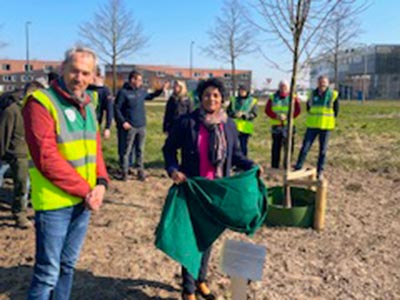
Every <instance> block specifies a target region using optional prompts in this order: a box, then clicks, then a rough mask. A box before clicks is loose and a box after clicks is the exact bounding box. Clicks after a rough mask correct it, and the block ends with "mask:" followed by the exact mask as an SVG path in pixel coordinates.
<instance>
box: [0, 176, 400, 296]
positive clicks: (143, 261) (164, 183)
mask: <svg viewBox="0 0 400 300" xmlns="http://www.w3.org/2000/svg"><path fill="white" fill-rule="evenodd" d="M149 172H150V173H151V175H152V176H151V177H150V178H149V180H148V181H147V182H146V183H140V182H138V181H135V180H130V181H128V182H127V183H122V182H119V181H113V182H112V185H111V188H110V191H109V193H108V195H107V200H106V201H105V205H104V207H103V209H102V210H101V212H99V213H97V214H94V215H93V217H92V219H91V224H90V229H89V233H88V236H87V239H86V242H85V245H84V248H83V252H82V254H81V257H80V260H79V263H78V265H77V270H76V276H75V282H74V286H73V296H72V299H102V300H103V299H104V300H108V299H110V300H111V299H113V300H114V299H138V300H140V299H180V294H179V293H180V285H179V284H180V275H179V274H180V268H179V266H178V264H177V263H175V262H174V261H172V260H170V259H169V258H168V257H166V256H165V255H164V254H163V253H161V252H160V251H158V250H156V249H155V247H154V245H153V243H154V234H153V233H154V229H155V227H156V225H157V222H158V220H159V215H160V212H161V208H162V204H163V201H164V197H165V195H166V192H167V189H168V187H169V185H170V181H169V180H168V179H167V178H165V176H164V175H163V172H162V171H161V170H157V169H155V170H150V171H149ZM328 179H329V180H330V185H329V194H328V197H329V198H328V199H329V200H328V210H327V219H326V229H325V231H323V232H322V233H317V232H315V231H313V230H311V229H307V230H305V229H294V228H291V229H289V228H266V227H263V228H262V229H260V230H259V231H258V232H257V234H256V235H255V236H254V237H253V238H252V239H250V238H248V237H246V236H241V235H239V234H237V233H233V232H225V233H224V234H223V236H222V237H221V238H220V239H219V240H218V241H217V242H216V244H215V246H214V248H213V254H212V260H211V263H210V272H209V281H210V286H211V288H212V290H214V291H215V292H216V293H217V294H218V295H219V299H229V298H230V293H229V278H228V277H226V276H225V275H223V274H222V273H221V271H220V268H219V253H220V249H221V245H222V243H223V241H224V240H225V239H228V238H229V239H242V240H252V241H253V242H255V243H258V244H262V245H265V246H266V247H267V260H266V263H265V266H264V279H263V281H262V282H252V283H251V284H250V288H249V293H248V295H249V299H269V300H272V299H274V300H286V299H287V300H289V299H290V300H302V299H304V300H305V299H308V300H311V299H313V300H317V299H318V300H322V299H324V300H325V299H335V300H339V299H343V300H347V299H363V300H364V299H365V300H369V299H382V300H390V299H394V300H395V299H400V206H399V203H400V175H399V174H391V175H390V174H386V175H378V174H374V173H348V172H347V173H345V172H343V171H341V170H330V173H329V175H328ZM269 184H270V185H273V184H276V183H274V182H271V181H269ZM7 193H9V191H7V190H5V191H4V190H3V191H2V193H1V195H0V197H2V198H4V196H7ZM33 261H34V231H33V230H25V231H21V230H18V229H16V228H14V227H13V222H12V220H11V218H10V214H9V205H8V204H5V203H0V299H16V300H18V299H25V294H26V290H27V288H28V286H29V282H30V277H31V274H32V265H33Z"/></svg>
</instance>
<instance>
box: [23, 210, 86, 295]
mask: <svg viewBox="0 0 400 300" xmlns="http://www.w3.org/2000/svg"><path fill="white" fill-rule="evenodd" d="M89 219H90V211H89V210H87V209H86V208H85V207H84V206H83V204H82V203H80V204H77V205H75V206H72V207H68V208H62V209H58V210H48V211H37V212H36V213H35V228H36V256H35V266H34V273H33V278H32V282H31V286H30V289H29V294H28V300H67V299H69V298H70V294H71V287H72V280H73V274H74V267H75V263H76V261H77V259H78V256H79V253H80V250H81V248H82V245H83V241H84V239H85V235H86V231H87V227H88V224H89Z"/></svg>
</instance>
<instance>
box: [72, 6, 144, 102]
mask: <svg viewBox="0 0 400 300" xmlns="http://www.w3.org/2000/svg"><path fill="white" fill-rule="evenodd" d="M79 33H80V35H81V37H82V38H83V40H84V42H85V43H86V44H88V45H90V46H91V47H92V48H94V50H96V52H97V53H98V55H99V57H100V59H101V60H103V61H104V62H106V63H109V64H111V66H112V73H113V81H112V90H113V93H114V95H115V93H116V88H117V63H118V62H119V61H120V60H122V59H124V58H127V57H128V56H130V55H132V54H134V53H136V52H137V51H139V50H141V49H143V48H144V47H145V46H147V44H148V38H147V37H146V36H145V35H144V33H143V28H142V25H141V24H140V23H139V22H138V21H137V20H136V19H135V18H134V17H133V15H132V12H131V11H129V10H128V9H127V8H126V7H125V5H124V2H123V0H107V2H106V3H105V4H103V5H101V6H99V9H98V11H97V12H96V13H95V14H94V16H93V19H92V20H91V21H89V22H85V23H84V24H82V25H80V26H79Z"/></svg>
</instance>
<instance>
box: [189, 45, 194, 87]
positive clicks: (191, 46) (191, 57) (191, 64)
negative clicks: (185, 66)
mask: <svg viewBox="0 0 400 300" xmlns="http://www.w3.org/2000/svg"><path fill="white" fill-rule="evenodd" d="M193 45H194V41H191V43H190V79H192V77H193Z"/></svg>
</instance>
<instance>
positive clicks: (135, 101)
mask: <svg viewBox="0 0 400 300" xmlns="http://www.w3.org/2000/svg"><path fill="white" fill-rule="evenodd" d="M142 84H143V77H142V74H140V73H139V72H138V71H132V72H131V73H130V74H129V78H128V83H125V84H124V86H123V88H122V89H121V90H120V91H119V92H118V95H117V97H116V100H115V104H114V112H115V119H116V122H117V130H118V154H119V162H120V166H121V173H122V180H124V181H125V180H127V179H128V171H129V155H130V153H131V151H132V148H133V146H134V144H135V149H134V150H135V164H136V167H137V168H138V179H139V180H140V181H145V180H146V177H145V173H144V164H143V154H144V153H143V150H144V142H145V136H146V110H145V105H144V102H145V101H146V100H153V99H154V98H155V97H158V96H160V95H161V93H162V92H163V91H164V89H166V88H167V86H168V83H167V82H165V83H164V85H163V88H162V89H159V90H156V91H155V92H154V93H151V94H149V93H148V92H147V91H146V90H145V89H144V88H143V87H142ZM135 140H137V141H136V142H135Z"/></svg>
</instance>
